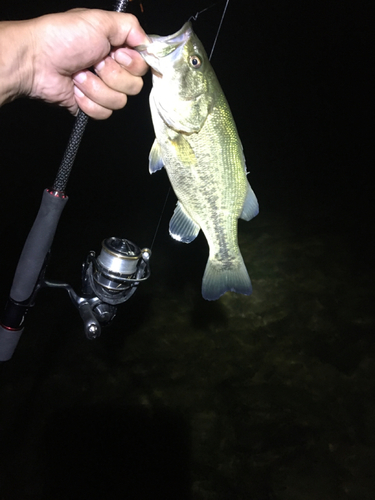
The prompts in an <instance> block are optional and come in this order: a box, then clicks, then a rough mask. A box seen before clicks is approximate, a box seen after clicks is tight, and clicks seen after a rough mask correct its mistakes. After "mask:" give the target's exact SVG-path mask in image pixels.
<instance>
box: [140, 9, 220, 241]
mask: <svg viewBox="0 0 375 500" xmlns="http://www.w3.org/2000/svg"><path fill="white" fill-rule="evenodd" d="M228 4H229V0H227V1H226V3H225V6H224V10H223V14H222V16H221V19H220V24H219V27H218V29H217V32H216V36H215V40H214V43H213V45H212V49H211V53H210V57H209V58H208V60H209V61H211V57H212V54H213V52H214V49H215V45H216V41H217V39H218V37H219V33H220V29H221V25H222V24H223V21H224V17H225V14H226V12H227V7H228ZM214 5H215V4H213V5H210V6H209V7H206V8H205V9H203V10H201V11H199V12H197V13H196V14H195V15H193V16H191V17H190V18H189V21H190V20H192V19H193V20H194V21H196V20H197V19H198V16H199V14H202V12H205V11H206V10H208V9H211V7H213V6H214ZM170 192H171V186H169V189H168V192H167V195H166V197H165V200H164V205H163V208H162V210H161V214H160V217H159V221H158V223H157V226H156V230H155V234H154V237H153V240H152V243H151V246H150V250H152V247H153V245H154V242H155V239H156V236H157V233H158V231H159V227H160V223H161V220H162V218H163V214H164V211H165V207H166V205H167V201H168V197H169V194H170Z"/></svg>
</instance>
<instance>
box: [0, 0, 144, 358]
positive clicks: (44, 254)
mask: <svg viewBox="0 0 375 500" xmlns="http://www.w3.org/2000/svg"><path fill="white" fill-rule="evenodd" d="M127 4H128V0H118V2H117V4H116V6H115V9H114V10H115V11H116V12H125V11H126V8H127ZM88 120H89V117H88V116H87V115H86V114H85V113H84V112H83V111H81V110H80V111H79V113H78V115H77V118H76V120H75V123H74V126H73V130H72V132H71V135H70V138H69V141H68V144H67V147H66V149H65V153H64V155H63V159H62V161H61V164H60V167H59V169H58V172H57V175H56V178H55V181H54V184H53V187H52V188H49V189H45V190H44V192H43V196H42V201H41V205H40V208H39V211H38V214H37V216H36V219H35V221H34V224H33V226H32V228H31V230H30V232H29V235H28V237H27V239H26V242H25V245H24V247H23V250H22V253H21V256H20V259H19V262H18V265H17V268H16V272H15V275H14V279H13V283H12V287H11V290H10V294H9V298H8V301H7V303H6V306H5V310H4V313H3V315H2V317H1V321H0V362H4V361H8V360H9V359H11V357H12V356H13V353H14V351H15V349H16V347H17V344H18V341H19V339H20V337H21V335H22V333H23V331H24V325H25V317H26V315H27V312H28V311H29V309H30V308H31V307H33V306H34V304H35V300H36V295H37V293H38V291H39V290H40V289H41V288H43V287H50V288H61V289H64V290H66V291H67V292H68V294H69V296H70V298H71V300H72V302H73V304H74V305H75V306H76V308H77V310H78V312H79V314H80V316H81V318H82V320H83V324H84V331H85V334H86V337H87V338H88V339H95V338H97V337H99V335H100V333H101V326H102V325H106V324H108V323H110V322H111V321H112V320H113V318H114V317H115V315H116V312H117V306H118V304H120V303H122V302H125V301H127V300H128V299H129V298H130V297H131V296H132V295H133V294H134V292H135V291H136V290H137V287H138V285H139V283H141V282H142V281H144V280H146V279H147V278H148V277H149V276H150V265H149V260H150V257H151V250H149V249H148V248H144V249H142V250H141V249H140V248H139V247H138V246H137V245H135V244H134V243H132V242H131V241H129V240H127V239H124V238H118V237H111V238H106V239H105V240H103V242H102V248H101V252H100V254H99V255H98V256H96V255H95V252H94V251H91V252H89V255H88V257H87V259H86V261H85V262H84V264H83V265H82V292H81V294H80V295H78V294H77V293H76V292H75V291H74V289H73V288H72V287H71V286H70V285H69V284H68V283H61V282H57V281H51V280H47V279H46V277H45V274H46V269H47V264H48V260H49V255H50V252H51V245H52V242H53V238H54V235H55V232H56V229H57V225H58V222H59V220H60V216H61V214H62V211H63V209H64V208H65V205H66V203H67V201H68V197H67V195H66V193H65V191H66V186H67V182H68V179H69V175H70V173H71V170H72V167H73V164H74V160H75V157H76V155H77V151H78V148H79V145H80V143H81V140H82V137H83V133H84V131H85V128H86V125H87V123H88Z"/></svg>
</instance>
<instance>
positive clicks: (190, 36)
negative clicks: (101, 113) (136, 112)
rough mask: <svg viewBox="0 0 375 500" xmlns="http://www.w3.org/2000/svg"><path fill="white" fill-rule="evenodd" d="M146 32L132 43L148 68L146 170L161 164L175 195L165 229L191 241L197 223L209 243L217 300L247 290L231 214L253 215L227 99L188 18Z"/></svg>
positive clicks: (206, 291) (210, 282) (212, 292)
mask: <svg viewBox="0 0 375 500" xmlns="http://www.w3.org/2000/svg"><path fill="white" fill-rule="evenodd" d="M149 40H150V43H149V44H148V45H147V46H142V47H138V48H137V50H138V51H139V52H140V54H141V55H142V56H143V58H144V59H145V61H146V62H147V63H148V64H149V65H150V66H151V68H152V70H153V88H152V90H151V93H150V108H151V115H152V121H153V125H154V130H155V135H156V139H155V142H154V144H153V147H152V149H151V152H150V172H151V173H153V172H155V171H157V170H160V169H161V168H162V167H163V166H164V167H165V169H166V170H167V173H168V177H169V179H170V182H171V184H172V187H173V190H174V192H175V194H176V196H177V199H178V203H177V207H176V209H175V212H174V214H173V216H172V219H171V222H170V226H169V228H170V234H171V235H172V237H174V238H175V239H177V240H179V241H183V242H185V243H190V242H191V241H193V240H194V238H195V237H196V236H197V234H198V232H199V230H200V229H201V230H202V231H203V233H204V235H205V237H206V239H207V242H208V245H209V258H208V262H207V265H206V269H205V272H204V276H203V281H202V295H203V297H204V298H205V299H207V300H216V299H218V298H219V297H220V296H221V295H223V294H224V293H225V292H227V291H234V292H238V293H243V294H245V295H249V294H250V293H251V291H252V287H251V281H250V277H249V275H248V272H247V270H246V267H245V264H244V261H243V258H242V256H241V252H240V249H239V246H238V237H237V220H238V218H243V219H245V220H250V219H251V218H253V217H255V215H257V213H258V202H257V199H256V197H255V194H254V192H253V190H252V189H251V187H250V184H249V182H248V180H247V173H246V166H245V158H244V155H243V150H242V144H241V141H240V139H239V137H238V133H237V128H236V125H235V123H234V120H233V117H232V114H231V111H230V108H229V105H228V103H227V101H226V98H225V96H224V94H223V91H222V89H221V87H220V84H219V82H218V80H217V78H216V75H215V73H214V71H213V69H212V66H211V64H210V62H209V60H208V57H207V54H206V52H205V50H204V48H203V46H202V44H201V42H200V41H199V39H198V38H197V36H196V35H195V33H194V32H193V30H192V27H191V24H190V23H186V24H185V25H184V26H183V27H182V28H181V30H179V31H178V32H177V33H175V34H173V35H170V36H166V37H162V36H157V35H152V36H150V37H149Z"/></svg>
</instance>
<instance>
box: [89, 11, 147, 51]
mask: <svg viewBox="0 0 375 500" xmlns="http://www.w3.org/2000/svg"><path fill="white" fill-rule="evenodd" d="M97 12H100V16H96V17H97V19H96V21H97V24H98V28H99V29H101V30H102V31H104V34H105V35H106V37H107V38H108V40H109V42H110V43H111V45H112V46H113V47H121V46H128V47H136V46H137V45H141V44H149V40H148V38H147V35H146V33H145V32H144V30H143V28H142V27H141V25H140V24H139V21H138V19H137V18H136V17H135V16H133V14H124V13H122V12H107V11H96V10H95V9H93V10H91V13H92V14H93V15H94V16H95V15H96V13H97ZM104 13H105V15H106V17H107V22H105V23H103V14H104Z"/></svg>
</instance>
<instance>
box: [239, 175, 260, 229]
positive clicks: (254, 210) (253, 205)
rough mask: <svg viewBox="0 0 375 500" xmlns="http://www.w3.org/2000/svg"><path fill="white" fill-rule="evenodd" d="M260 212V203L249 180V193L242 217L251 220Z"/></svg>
mask: <svg viewBox="0 0 375 500" xmlns="http://www.w3.org/2000/svg"><path fill="white" fill-rule="evenodd" d="M258 213H259V205H258V200H257V197H256V196H255V193H254V191H253V190H252V189H251V186H250V184H249V182H247V195H246V198H245V202H244V204H243V208H242V213H241V215H240V219H243V220H251V219H253V218H254V217H255V216H256V215H258Z"/></svg>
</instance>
